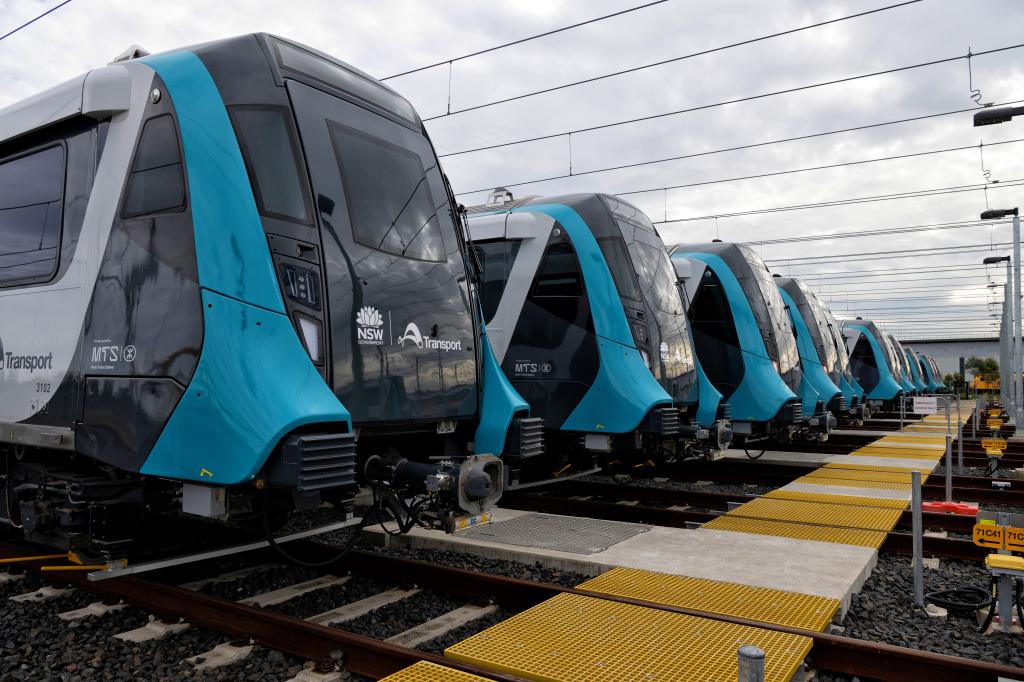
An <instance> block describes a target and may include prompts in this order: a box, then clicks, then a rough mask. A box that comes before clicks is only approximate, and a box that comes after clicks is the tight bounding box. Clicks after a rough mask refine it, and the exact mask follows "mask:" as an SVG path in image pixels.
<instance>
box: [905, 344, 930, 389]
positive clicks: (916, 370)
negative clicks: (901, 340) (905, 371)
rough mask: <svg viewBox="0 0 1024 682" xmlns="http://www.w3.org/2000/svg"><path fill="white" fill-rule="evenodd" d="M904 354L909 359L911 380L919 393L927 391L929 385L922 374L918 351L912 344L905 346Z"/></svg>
mask: <svg viewBox="0 0 1024 682" xmlns="http://www.w3.org/2000/svg"><path fill="white" fill-rule="evenodd" d="M903 356H904V357H905V358H906V359H907V366H908V367H910V381H911V383H913V384H914V389H915V390H916V391H917V392H918V393H927V392H928V385H927V384H926V383H925V382H924V379H923V378H922V375H921V363H920V362H919V361H918V359H917V353H915V352H914V349H913V348H911V347H910V346H904V347H903Z"/></svg>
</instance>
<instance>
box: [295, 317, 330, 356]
mask: <svg viewBox="0 0 1024 682" xmlns="http://www.w3.org/2000/svg"><path fill="white" fill-rule="evenodd" d="M295 321H296V322H297V323H298V327H299V337H300V338H301V339H302V345H303V346H305V347H306V352H307V353H309V359H310V360H312V361H313V364H314V365H319V364H322V363H323V345H324V344H323V338H324V328H323V325H322V324H320V320H317V319H315V318H312V317H309V316H307V315H303V314H301V313H296V315H295Z"/></svg>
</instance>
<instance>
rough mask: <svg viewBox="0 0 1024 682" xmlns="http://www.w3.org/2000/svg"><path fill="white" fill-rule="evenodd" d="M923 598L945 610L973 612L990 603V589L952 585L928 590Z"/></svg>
mask: <svg viewBox="0 0 1024 682" xmlns="http://www.w3.org/2000/svg"><path fill="white" fill-rule="evenodd" d="M924 600H925V602H928V603H930V604H935V605H936V606H941V607H942V608H944V609H946V610H947V611H957V612H960V613H974V612H975V611H977V610H978V609H983V608H985V607H986V606H989V605H990V604H991V603H992V591H991V590H986V589H984V588H982V587H974V586H967V587H954V588H953V589H951V590H940V591H938V592H929V593H928V594H926V595H925V596H924Z"/></svg>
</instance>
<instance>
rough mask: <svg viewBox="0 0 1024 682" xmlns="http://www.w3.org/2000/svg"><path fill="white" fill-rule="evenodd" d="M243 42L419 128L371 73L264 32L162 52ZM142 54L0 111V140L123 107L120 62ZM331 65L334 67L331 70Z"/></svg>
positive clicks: (125, 89)
mask: <svg viewBox="0 0 1024 682" xmlns="http://www.w3.org/2000/svg"><path fill="white" fill-rule="evenodd" d="M245 40H256V41H258V42H259V43H260V45H261V46H262V47H263V49H264V51H265V53H266V54H267V55H268V59H269V61H270V62H271V63H273V64H275V66H276V69H277V76H278V77H279V78H295V79H296V80H302V81H304V82H308V83H309V84H310V85H312V86H313V87H318V88H320V89H322V90H329V91H331V92H332V93H333V94H340V95H341V96H343V97H346V98H355V99H357V100H359V101H358V102H357V103H359V104H361V105H364V106H365V105H366V104H370V105H371V106H373V107H374V108H376V109H379V110H382V111H384V112H385V113H387V114H389V115H390V116H392V117H397V118H400V119H402V120H403V122H404V123H405V124H406V125H412V126H414V127H421V126H422V123H421V121H420V119H419V116H418V115H417V114H416V111H415V109H413V107H412V105H411V104H410V103H409V102H408V101H407V100H406V99H405V98H404V97H402V96H401V95H399V94H398V93H397V92H395V91H394V90H392V89H391V88H390V87H388V86H387V85H385V84H383V83H381V82H380V81H378V80H377V79H376V78H374V77H373V76H370V75H369V74H367V73H365V72H364V71H361V70H360V69H357V68H355V67H354V66H352V65H351V64H348V63H346V62H343V61H341V60H339V59H336V58H334V57H331V56H330V55H327V54H324V53H323V52H320V51H319V50H315V49H313V48H311V47H307V46H305V45H302V44H300V43H296V42H294V41H290V40H287V39H285V38H281V37H278V36H274V35H271V34H268V33H249V34H244V35H241V36H234V37H231V38H222V39H220V40H215V41H211V42H207V43H201V44H198V45H192V46H188V47H182V48H175V49H173V50H168V51H167V52H166V53H162V54H167V53H172V52H182V51H190V52H206V51H210V50H216V49H223V48H229V47H230V46H231V44H232V43H237V42H240V41H245ZM148 56H150V55H149V54H148V53H146V52H145V51H144V50H141V49H140V48H136V47H133V48H130V49H129V50H127V51H125V53H123V54H122V55H121V56H120V57H118V58H117V59H118V61H114V62H112V63H110V64H108V65H106V66H101V67H98V68H96V69H92V70H91V71H88V72H86V73H84V74H82V75H80V76H76V77H75V78H72V79H71V80H69V81H65V82H64V83H61V84H60V85H56V86H54V87H52V88H49V89H47V90H44V91H42V92H40V93H38V94H35V95H32V96H31V97H28V98H26V99H23V100H21V101H19V102H15V103H14V104H11V105H9V106H7V107H4V108H3V109H0V144H4V143H6V142H9V141H11V140H14V139H17V138H20V137H23V136H25V135H28V134H30V133H32V132H34V131H36V130H40V129H42V128H45V127H47V126H50V125H53V124H56V123H60V122H62V121H66V120H69V119H72V118H75V117H78V116H87V117H90V118H94V119H96V120H103V119H105V118H109V117H110V116H112V115H114V114H116V113H118V112H122V111H126V110H127V109H128V108H129V106H130V100H131V81H130V77H129V74H128V69H127V68H126V65H127V64H129V63H131V62H132V61H135V60H136V59H138V58H144V57H148ZM311 57H312V59H311ZM324 62H327V64H326V65H325V63H324ZM325 66H326V67H327V68H324V67H325ZM331 66H333V67H335V68H333V69H331V68H330V67H331Z"/></svg>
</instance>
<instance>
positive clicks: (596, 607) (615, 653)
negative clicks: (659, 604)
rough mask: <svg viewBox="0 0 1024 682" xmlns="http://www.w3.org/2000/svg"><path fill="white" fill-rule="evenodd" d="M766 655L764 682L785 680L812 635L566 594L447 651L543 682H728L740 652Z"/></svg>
mask: <svg viewBox="0 0 1024 682" xmlns="http://www.w3.org/2000/svg"><path fill="white" fill-rule="evenodd" d="M744 644H753V645H755V646H758V647H760V648H761V649H762V650H763V651H764V652H765V680H766V682H769V681H770V682H785V681H787V680H789V679H790V678H791V677H792V676H793V674H794V673H795V672H796V671H797V669H798V668H799V667H800V664H801V663H802V662H803V660H804V658H805V657H806V656H807V654H808V653H809V652H810V650H811V644H812V640H811V639H810V638H809V637H803V636H800V635H792V634H788V633H783V632H773V631H770V630H761V629H759V628H754V627H748V626H745V625H736V624H733V623H724V622H721V621H714V620H709V619H707V618H698V617H696V616H686V615H682V614H679V613H670V612H668V611H659V610H658V609H651V608H644V607H642V606H634V605H632V604H622V603H619V602H614V601H609V600H607V599H598V598H594V597H584V596H581V595H576V594H560V595H558V596H557V597H552V598H551V599H548V600H547V601H545V602H543V603H541V604H538V605H537V606H534V607H533V608H531V609H529V610H527V611H523V612H522V613H520V614H518V615H516V616H513V617H512V618H510V619H509V620H506V621H504V622H502V623H499V624H497V625H495V626H493V627H491V628H488V629H487V630H484V631H483V632H481V633H479V634H477V635H474V636H473V637H470V638H469V639H466V640H463V641H462V642H459V643H458V644H456V645H454V646H451V647H449V648H448V649H447V650H445V656H447V657H448V658H451V659H454V660H457V661H462V662H464V663H470V664H472V665H477V666H480V667H481V668H486V669H489V670H493V671H496V672H504V673H509V674H512V675H516V676H518V677H523V678H526V679H528V680H537V681H538V682H577V681H580V680H586V681H587V682H617V681H619V680H651V681H657V682H669V681H670V680H673V681H674V680H686V681H687V682H723V681H724V680H735V679H736V678H737V674H738V671H737V664H736V650H737V649H739V647H740V646H742V645H744Z"/></svg>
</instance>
